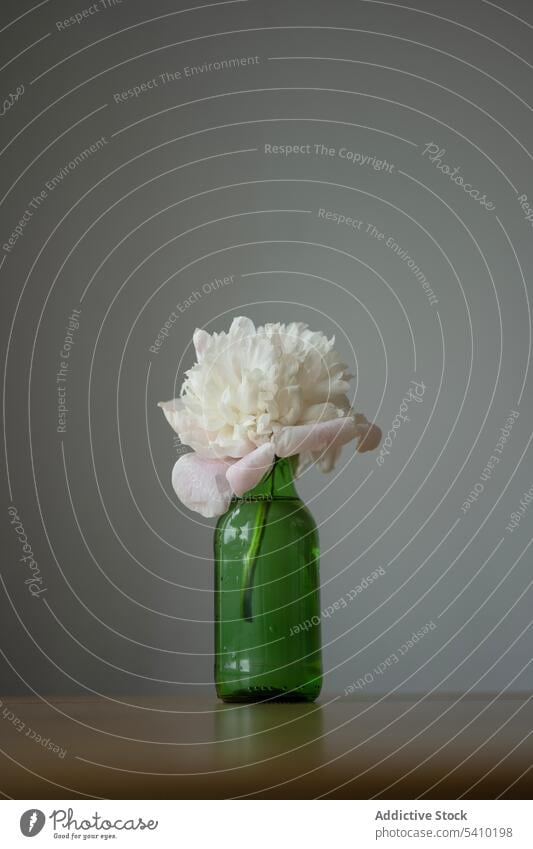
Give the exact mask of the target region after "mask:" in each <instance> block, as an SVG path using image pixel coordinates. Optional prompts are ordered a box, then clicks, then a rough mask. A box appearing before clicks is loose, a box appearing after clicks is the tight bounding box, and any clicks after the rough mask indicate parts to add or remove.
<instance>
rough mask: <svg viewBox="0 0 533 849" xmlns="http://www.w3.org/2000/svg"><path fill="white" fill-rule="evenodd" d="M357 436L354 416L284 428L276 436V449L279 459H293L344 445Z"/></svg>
mask: <svg viewBox="0 0 533 849" xmlns="http://www.w3.org/2000/svg"><path fill="white" fill-rule="evenodd" d="M356 436H357V426H356V424H355V421H354V418H353V416H343V417H342V418H338V419H331V421H328V422H320V423H318V424H308V425H296V426H295V427H284V428H282V430H280V431H279V433H277V434H276V435H275V436H274V447H275V449H276V454H277V455H278V457H292V455H293V454H299V453H301V452H304V451H325V450H327V449H328V448H331V447H332V446H334V445H335V446H338V445H344V443H345V442H349V441H350V439H355V437H356Z"/></svg>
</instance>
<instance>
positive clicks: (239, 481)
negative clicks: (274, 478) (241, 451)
mask: <svg viewBox="0 0 533 849" xmlns="http://www.w3.org/2000/svg"><path fill="white" fill-rule="evenodd" d="M273 462H274V447H273V445H272V444H271V443H270V442H266V443H265V444H264V445H260V446H259V448H256V449H255V451H251V452H250V454H247V455H246V457H242V459H241V460H237V462H236V463H233V464H232V465H231V466H229V467H228V469H227V470H226V478H227V479H228V482H229V484H230V486H231V488H232V490H233V492H234V493H235V495H238V496H239V497H240V496H242V495H244V493H245V492H248V490H250V489H253V488H254V486H257V484H258V483H259V481H260V480H261V478H262V477H263V476H264V475H265V474H266V473H267V472H268V471H269V469H270V468H271V466H272V463H273Z"/></svg>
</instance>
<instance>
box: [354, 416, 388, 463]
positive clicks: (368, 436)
mask: <svg viewBox="0 0 533 849" xmlns="http://www.w3.org/2000/svg"><path fill="white" fill-rule="evenodd" d="M358 418H359V416H356V421H357V419H358ZM362 418H364V416H363V417H362ZM357 431H358V435H357V438H358V440H359V444H358V446H357V450H358V451H359V452H360V453H361V454H363V453H364V452H365V451H374V449H375V448H377V447H378V445H379V443H380V442H381V437H382V433H381V429H380V428H379V427H378V426H377V425H375V424H372V422H369V421H367V420H366V419H365V421H364V422H361V421H359V422H357Z"/></svg>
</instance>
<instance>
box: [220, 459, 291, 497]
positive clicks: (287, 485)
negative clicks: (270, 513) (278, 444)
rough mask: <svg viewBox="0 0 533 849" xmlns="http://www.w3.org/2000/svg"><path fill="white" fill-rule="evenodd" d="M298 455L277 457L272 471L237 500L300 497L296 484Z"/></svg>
mask: <svg viewBox="0 0 533 849" xmlns="http://www.w3.org/2000/svg"><path fill="white" fill-rule="evenodd" d="M297 459H298V458H297V457H276V459H275V460H274V464H273V466H272V468H271V469H270V471H268V472H267V473H266V475H265V476H264V477H263V478H262V479H261V480H260V481H259V483H258V484H257V485H256V486H254V488H253V489H249V490H248V492H246V493H245V494H244V495H243V496H242V498H236V499H235V500H236V501H253V500H255V499H257V501H262V500H269V501H270V500H271V499H272V498H298V493H297V492H296V488H295V486H294V469H295V466H296V461H297Z"/></svg>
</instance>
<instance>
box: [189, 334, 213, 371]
mask: <svg viewBox="0 0 533 849" xmlns="http://www.w3.org/2000/svg"><path fill="white" fill-rule="evenodd" d="M192 341H193V344H194V350H195V351H196V358H197V360H198V362H199V363H201V362H202V358H203V355H204V354H205V352H206V351H207V349H208V347H209V343H210V342H211V337H210V335H209V333H208V332H207V330H203V329H202V328H201V327H197V328H196V330H195V331H194V334H193V337H192Z"/></svg>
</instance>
